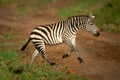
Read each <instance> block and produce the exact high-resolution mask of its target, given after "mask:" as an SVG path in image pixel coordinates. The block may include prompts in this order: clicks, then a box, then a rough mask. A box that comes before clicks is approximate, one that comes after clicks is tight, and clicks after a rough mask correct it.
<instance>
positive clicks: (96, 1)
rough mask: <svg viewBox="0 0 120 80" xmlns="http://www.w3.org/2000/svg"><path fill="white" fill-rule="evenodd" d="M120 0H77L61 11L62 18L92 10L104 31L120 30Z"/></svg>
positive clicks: (87, 12) (97, 22) (87, 13)
mask: <svg viewBox="0 0 120 80" xmlns="http://www.w3.org/2000/svg"><path fill="white" fill-rule="evenodd" d="M119 9H120V1H119V0H89V1H88V0H77V1H76V2H74V3H72V4H71V5H69V6H67V7H66V8H64V9H61V10H60V11H59V15H60V17H62V18H66V17H69V16H73V15H78V14H86V15H89V13H90V12H92V13H93V14H94V15H95V16H96V19H95V22H96V24H97V25H98V26H99V28H100V29H101V30H102V31H109V32H120V14H119V13H120V10H119Z"/></svg>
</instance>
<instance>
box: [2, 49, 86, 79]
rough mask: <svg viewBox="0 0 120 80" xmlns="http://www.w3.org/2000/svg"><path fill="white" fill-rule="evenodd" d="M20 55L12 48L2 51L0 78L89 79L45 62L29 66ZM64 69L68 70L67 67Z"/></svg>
mask: <svg viewBox="0 0 120 80" xmlns="http://www.w3.org/2000/svg"><path fill="white" fill-rule="evenodd" d="M20 56H21V55H20V54H19V53H17V52H13V51H10V50H6V51H1V52H0V75H1V77H0V80H61V79H62V80H88V79H86V78H79V77H77V76H76V75H75V74H66V73H65V72H62V71H58V70H57V69H56V68H55V67H56V66H54V67H52V66H50V65H48V64H45V63H43V64H42V65H41V66H37V65H36V64H33V66H32V67H30V68H28V66H27V63H25V62H21V59H20V58H21V57H20ZM20 67H21V72H20V70H19V68H20ZM63 70H64V71H67V69H66V68H64V69H63Z"/></svg>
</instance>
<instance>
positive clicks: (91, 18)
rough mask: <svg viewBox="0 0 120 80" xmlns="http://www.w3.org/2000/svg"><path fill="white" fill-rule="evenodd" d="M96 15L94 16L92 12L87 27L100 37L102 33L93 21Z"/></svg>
mask: <svg viewBox="0 0 120 80" xmlns="http://www.w3.org/2000/svg"><path fill="white" fill-rule="evenodd" d="M94 18H95V16H93V15H92V14H91V13H90V15H89V17H88V19H87V21H86V24H85V29H86V30H88V31H89V32H90V33H92V34H93V35H94V36H95V37H98V36H99V35H100V33H99V29H98V28H97V26H96V25H95V24H94V23H93V19H94Z"/></svg>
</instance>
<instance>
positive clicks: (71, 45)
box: [63, 37, 84, 63]
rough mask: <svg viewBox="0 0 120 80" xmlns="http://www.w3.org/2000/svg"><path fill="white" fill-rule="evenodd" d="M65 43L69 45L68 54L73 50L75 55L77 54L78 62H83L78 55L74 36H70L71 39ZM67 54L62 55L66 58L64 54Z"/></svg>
mask: <svg viewBox="0 0 120 80" xmlns="http://www.w3.org/2000/svg"><path fill="white" fill-rule="evenodd" d="M66 44H67V45H68V46H70V48H71V51H70V53H69V54H71V53H72V52H73V51H74V52H75V53H76V54H77V56H78V57H77V59H78V60H79V62H80V63H84V60H83V59H82V58H81V57H80V56H79V52H78V49H77V48H76V46H75V37H72V38H71V39H68V40H66ZM69 54H65V55H63V57H65V58H66V56H67V57H68V56H69Z"/></svg>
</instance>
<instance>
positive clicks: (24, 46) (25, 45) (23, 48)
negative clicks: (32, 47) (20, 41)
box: [21, 38, 31, 51]
mask: <svg viewBox="0 0 120 80" xmlns="http://www.w3.org/2000/svg"><path fill="white" fill-rule="evenodd" d="M30 40H31V39H30V38H29V39H28V41H27V42H26V43H25V44H24V45H23V47H22V48H21V51H24V50H25V48H26V47H27V45H28V43H29V42H30Z"/></svg>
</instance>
